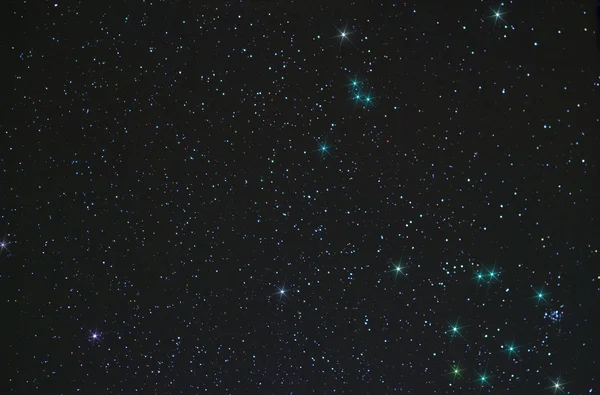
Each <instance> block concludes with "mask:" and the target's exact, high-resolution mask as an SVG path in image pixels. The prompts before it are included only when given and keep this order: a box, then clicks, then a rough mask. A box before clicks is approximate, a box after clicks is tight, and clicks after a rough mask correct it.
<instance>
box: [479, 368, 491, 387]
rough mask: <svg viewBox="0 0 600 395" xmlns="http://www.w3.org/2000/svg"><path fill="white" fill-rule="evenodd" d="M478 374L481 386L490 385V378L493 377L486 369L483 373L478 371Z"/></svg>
mask: <svg viewBox="0 0 600 395" xmlns="http://www.w3.org/2000/svg"><path fill="white" fill-rule="evenodd" d="M477 375H478V376H479V379H477V381H479V383H480V384H481V386H482V387H483V386H484V385H486V384H487V385H490V383H489V379H490V378H491V377H490V376H488V375H487V373H486V372H485V371H484V372H483V373H477Z"/></svg>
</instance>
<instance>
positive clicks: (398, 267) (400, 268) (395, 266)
mask: <svg viewBox="0 0 600 395" xmlns="http://www.w3.org/2000/svg"><path fill="white" fill-rule="evenodd" d="M390 263H391V264H392V265H391V266H392V269H391V270H389V271H388V272H392V273H394V280H396V279H397V278H398V276H400V275H401V276H404V277H407V275H406V273H405V270H406V269H407V268H408V265H404V264H403V263H402V259H400V262H399V263H392V262H390Z"/></svg>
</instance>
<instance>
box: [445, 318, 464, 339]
mask: <svg viewBox="0 0 600 395" xmlns="http://www.w3.org/2000/svg"><path fill="white" fill-rule="evenodd" d="M448 327H449V328H450V329H449V330H447V331H446V333H449V334H450V336H452V337H456V336H460V337H462V338H463V339H464V337H463V335H462V333H460V330H461V329H463V328H464V326H458V320H456V322H455V323H454V324H450V323H448Z"/></svg>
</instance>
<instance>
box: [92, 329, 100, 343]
mask: <svg viewBox="0 0 600 395" xmlns="http://www.w3.org/2000/svg"><path fill="white" fill-rule="evenodd" d="M100 338H101V334H100V332H98V330H97V329H96V330H95V331H89V339H90V342H92V343H96V342H100Z"/></svg>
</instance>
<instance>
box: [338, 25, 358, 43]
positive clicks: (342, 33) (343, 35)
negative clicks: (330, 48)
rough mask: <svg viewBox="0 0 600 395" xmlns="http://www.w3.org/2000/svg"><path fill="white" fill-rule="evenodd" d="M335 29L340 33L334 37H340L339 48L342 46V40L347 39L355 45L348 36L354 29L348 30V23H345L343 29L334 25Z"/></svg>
mask: <svg viewBox="0 0 600 395" xmlns="http://www.w3.org/2000/svg"><path fill="white" fill-rule="evenodd" d="M336 29H337V31H338V32H339V33H340V34H338V35H337V36H335V37H334V38H338V39H340V48H342V44H343V43H344V41H348V42H349V43H350V44H352V45H353V46H354V47H356V45H354V43H353V42H352V41H351V40H350V38H348V37H349V36H350V35H351V34H352V33H354V31H349V30H348V24H346V25H345V26H344V28H343V29H340V28H338V27H336Z"/></svg>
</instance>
